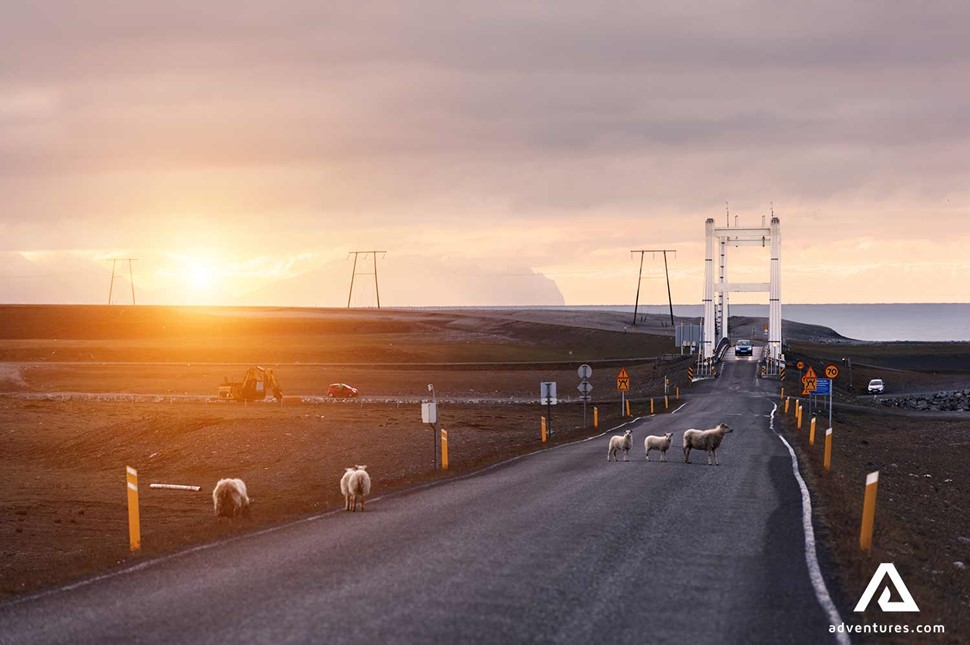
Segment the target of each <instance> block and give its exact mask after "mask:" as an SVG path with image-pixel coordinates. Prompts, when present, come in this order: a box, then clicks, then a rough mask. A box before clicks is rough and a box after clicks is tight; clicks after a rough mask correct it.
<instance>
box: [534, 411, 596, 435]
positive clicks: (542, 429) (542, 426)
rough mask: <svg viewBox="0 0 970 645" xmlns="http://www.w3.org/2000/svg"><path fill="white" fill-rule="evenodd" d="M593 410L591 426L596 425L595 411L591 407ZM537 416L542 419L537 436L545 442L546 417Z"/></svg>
mask: <svg viewBox="0 0 970 645" xmlns="http://www.w3.org/2000/svg"><path fill="white" fill-rule="evenodd" d="M593 410H594V412H593V427H596V412H595V410H596V408H593ZM539 418H540V419H541V420H542V421H541V424H540V426H539V427H540V428H541V429H540V431H539V436H540V437H542V443H545V442H546V418H545V417H539Z"/></svg>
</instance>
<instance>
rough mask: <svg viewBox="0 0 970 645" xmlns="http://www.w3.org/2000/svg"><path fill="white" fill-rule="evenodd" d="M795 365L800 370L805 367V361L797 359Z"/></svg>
mask: <svg viewBox="0 0 970 645" xmlns="http://www.w3.org/2000/svg"><path fill="white" fill-rule="evenodd" d="M795 367H797V368H798V369H800V370H803V369H805V361H798V362H797V363H795Z"/></svg>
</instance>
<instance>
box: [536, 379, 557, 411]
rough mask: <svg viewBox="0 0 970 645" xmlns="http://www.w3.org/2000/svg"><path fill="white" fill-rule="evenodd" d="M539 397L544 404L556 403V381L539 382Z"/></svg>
mask: <svg viewBox="0 0 970 645" xmlns="http://www.w3.org/2000/svg"><path fill="white" fill-rule="evenodd" d="M539 398H540V399H541V403H542V405H556V404H557V403H558V401H557V399H556V382H555V381H542V382H540V383H539Z"/></svg>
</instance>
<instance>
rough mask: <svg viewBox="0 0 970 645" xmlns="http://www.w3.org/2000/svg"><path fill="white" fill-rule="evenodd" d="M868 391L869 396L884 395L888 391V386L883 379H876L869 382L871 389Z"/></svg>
mask: <svg viewBox="0 0 970 645" xmlns="http://www.w3.org/2000/svg"><path fill="white" fill-rule="evenodd" d="M866 389H867V390H869V394H882V393H883V392H885V391H886V386H885V385H884V384H883V382H882V379H881V378H874V379H872V380H871V381H869V387H868V388H866Z"/></svg>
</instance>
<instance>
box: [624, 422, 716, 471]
mask: <svg viewBox="0 0 970 645" xmlns="http://www.w3.org/2000/svg"><path fill="white" fill-rule="evenodd" d="M729 432H734V430H733V429H731V428H729V427H728V426H727V424H725V423H719V424H718V425H717V426H715V427H713V428H711V429H710V430H695V429H693V428H691V429H690V430H685V431H684V443H683V445H684V463H687V464H689V463H690V451H691V450H692V449H694V450H703V451H704V452H706V453H707V463H708V465H710V464H711V463H713V464H714V465H715V466H720V464H719V463H718V461H717V449H718V447H719V446H720V445H721V441H723V440H724V435H726V434H727V433H729ZM673 438H674V433H672V432H668V433H667V434H665V435H662V436H657V435H650V436H648V437H647V438H646V439H644V440H643V450H644V452H645V453H646V456H647V461H650V451H651V450H659V451H660V461H667V451H668V450H669V449H670V444H671V443H672V442H673ZM632 447H633V432H632V431H630V430H627V431H626V432H624V433H623V434H621V435H619V434H618V435H613V436H612V437H610V450H609V452H607V453H606V461H610V460H611V459H612V460H613V461H619V453H621V452H622V453H623V460H624V461H630V448H632Z"/></svg>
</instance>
